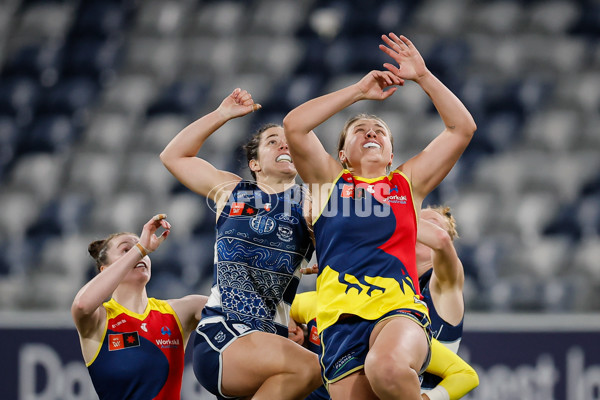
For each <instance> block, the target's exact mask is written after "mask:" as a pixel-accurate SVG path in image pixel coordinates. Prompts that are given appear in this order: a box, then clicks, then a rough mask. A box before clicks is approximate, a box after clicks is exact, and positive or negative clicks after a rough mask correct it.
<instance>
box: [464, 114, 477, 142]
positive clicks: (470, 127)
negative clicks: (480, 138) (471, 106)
mask: <svg viewBox="0 0 600 400" xmlns="http://www.w3.org/2000/svg"><path fill="white" fill-rule="evenodd" d="M476 130H477V124H476V123H475V120H474V119H473V117H470V118H469V121H468V122H467V124H466V125H465V136H467V137H468V138H469V140H471V138H472V137H473V135H474V134H475V131H476Z"/></svg>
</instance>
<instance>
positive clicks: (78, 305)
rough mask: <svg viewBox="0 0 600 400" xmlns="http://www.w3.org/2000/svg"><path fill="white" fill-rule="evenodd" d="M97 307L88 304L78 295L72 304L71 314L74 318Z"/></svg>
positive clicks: (87, 313) (91, 311) (89, 312)
mask: <svg viewBox="0 0 600 400" xmlns="http://www.w3.org/2000/svg"><path fill="white" fill-rule="evenodd" d="M95 309H96V307H93V306H91V305H90V304H87V303H86V302H85V301H83V300H82V299H81V298H80V297H76V298H75V300H73V304H71V315H72V316H73V318H77V317H81V316H85V315H89V314H91V313H93V312H94V310H95Z"/></svg>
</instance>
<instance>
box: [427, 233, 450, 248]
mask: <svg viewBox="0 0 600 400" xmlns="http://www.w3.org/2000/svg"><path fill="white" fill-rule="evenodd" d="M450 246H452V238H451V237H450V235H449V234H448V232H446V231H445V230H443V229H439V230H436V231H435V240H434V243H433V245H432V246H430V247H431V248H432V249H433V250H436V251H440V250H444V249H447V248H449V247H450Z"/></svg>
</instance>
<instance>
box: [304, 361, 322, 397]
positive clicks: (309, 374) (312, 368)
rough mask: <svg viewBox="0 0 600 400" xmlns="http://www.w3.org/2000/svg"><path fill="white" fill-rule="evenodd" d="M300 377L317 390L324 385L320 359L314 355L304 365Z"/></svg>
mask: <svg viewBox="0 0 600 400" xmlns="http://www.w3.org/2000/svg"><path fill="white" fill-rule="evenodd" d="M300 375H301V377H302V379H303V380H304V381H305V382H308V383H309V385H310V386H311V387H312V388H314V389H316V388H318V387H319V386H321V385H322V384H323V379H322V378H321V367H320V366H319V358H318V357H317V355H316V354H314V353H312V354H311V355H310V357H309V358H307V360H306V362H304V363H302V365H301V371H300Z"/></svg>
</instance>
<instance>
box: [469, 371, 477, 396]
mask: <svg viewBox="0 0 600 400" xmlns="http://www.w3.org/2000/svg"><path fill="white" fill-rule="evenodd" d="M468 375H469V385H470V388H471V389H469V391H471V390H473V389H475V388H476V387H477V386H479V375H477V372H476V371H475V370H474V369H473V368H471V369H470V370H469V371H468Z"/></svg>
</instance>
